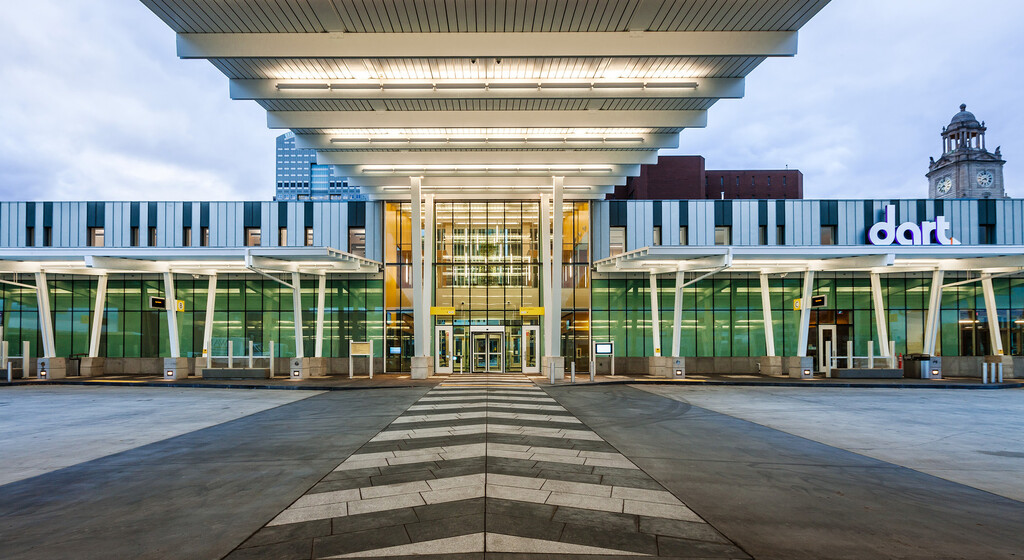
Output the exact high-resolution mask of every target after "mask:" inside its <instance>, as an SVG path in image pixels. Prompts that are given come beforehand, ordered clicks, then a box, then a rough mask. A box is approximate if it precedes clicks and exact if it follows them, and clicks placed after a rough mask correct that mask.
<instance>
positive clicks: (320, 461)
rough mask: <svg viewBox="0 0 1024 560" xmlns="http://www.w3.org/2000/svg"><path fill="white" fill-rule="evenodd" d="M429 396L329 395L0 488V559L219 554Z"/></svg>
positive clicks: (397, 392) (408, 392)
mask: <svg viewBox="0 0 1024 560" xmlns="http://www.w3.org/2000/svg"><path fill="white" fill-rule="evenodd" d="M208 391H209V390H208V389H203V390H196V391H195V394H205V393H206V392H208ZM424 392H425V389H419V388H406V389H377V390H372V391H345V392H331V393H326V394H322V395H317V396H313V397H310V398H307V399H303V400H299V401H297V402H293V403H290V404H285V405H282V406H278V407H276V408H272V409H269V410H264V411H262V412H257V413H254V414H250V415H248V416H245V417H242V418H238V419H235V420H232V421H229V422H225V423H221V424H217V425H215V426H211V427H208V428H204V429H200V430H197V431H193V432H189V433H186V434H182V435H179V436H176V437H172V438H169V439H164V440H161V441H158V442H155V443H151V444H149V445H144V446H141V447H136V448H133V449H130V450H127V451H123V452H120V453H116V454H113V455H107V456H105V457H101V458H99V459H95V460H92V461H88V462H85V463H81V464H77V465H74V466H71V467H67V468H64V469H60V470H56V471H53V472H49V473H46V474H43V475H41V476H36V477H33V478H29V479H25V480H20V481H17V482H13V483H10V484H6V485H4V486H0V543H3V554H2V555H3V557H4V558H5V559H16V558H17V559H35V558H39V559H44V558H45V559H52V558H154V559H157V558H158V559H172V558H182V559H197V558H220V557H222V556H224V555H225V554H227V553H228V552H230V551H231V550H232V549H233V548H235V547H236V546H237V545H238V544H239V543H240V542H243V541H244V540H246V539H247V538H248V537H249V536H250V535H252V534H253V533H254V532H255V531H256V530H257V529H259V528H260V527H262V526H263V525H264V524H265V523H267V521H269V520H270V519H272V518H273V517H274V516H275V515H276V514H277V513H278V512H280V511H281V510H282V509H284V508H285V507H287V506H288V505H289V504H290V503H291V502H292V501H293V500H294V499H295V498H296V497H297V496H299V495H301V494H302V493H303V492H305V491H306V490H307V489H308V488H310V487H311V486H313V485H314V484H315V483H316V482H317V481H319V480H320V479H322V478H323V477H324V476H325V475H326V474H328V473H329V472H330V471H331V469H333V468H334V467H335V466H336V465H337V464H338V463H340V462H341V461H342V460H344V458H345V457H347V456H348V455H349V454H351V453H352V452H353V451H354V450H355V449H357V448H359V447H360V446H361V445H362V444H363V443H364V442H365V441H366V440H368V439H369V438H371V437H372V436H373V435H374V434H376V433H377V432H378V431H380V429H381V428H383V427H384V426H386V425H387V424H389V423H390V422H391V421H392V420H393V419H394V418H395V417H396V416H397V415H398V414H400V413H401V412H402V411H404V410H405V409H406V408H408V406H409V405H410V404H411V403H412V402H414V401H415V400H416V399H418V398H419V397H420V396H422V394H423V393H424ZM245 393H249V392H245ZM145 421H146V419H145V417H144V416H143V417H140V419H139V422H140V424H141V423H144V422H145ZM168 421H169V422H185V421H186V418H185V417H184V416H183V415H182V414H181V413H179V414H178V415H177V417H176V418H173V419H171V420H168Z"/></svg>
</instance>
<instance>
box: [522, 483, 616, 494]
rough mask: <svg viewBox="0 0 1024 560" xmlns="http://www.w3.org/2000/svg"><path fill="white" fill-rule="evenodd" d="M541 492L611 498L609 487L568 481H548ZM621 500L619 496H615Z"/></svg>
mask: <svg viewBox="0 0 1024 560" xmlns="http://www.w3.org/2000/svg"><path fill="white" fill-rule="evenodd" d="M541 489H542V490H550V491H552V492H565V493H569V494H582V495H584V496H589V497H594V498H597V497H602V498H610V497H612V489H613V487H611V486H602V485H600V484H587V483H584V482H571V481H568V480H549V481H547V482H545V483H544V485H543V486H541ZM617 497H619V498H621V496H617Z"/></svg>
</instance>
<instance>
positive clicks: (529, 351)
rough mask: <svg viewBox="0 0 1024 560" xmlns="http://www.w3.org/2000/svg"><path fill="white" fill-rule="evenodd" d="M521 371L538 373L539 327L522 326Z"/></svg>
mask: <svg viewBox="0 0 1024 560" xmlns="http://www.w3.org/2000/svg"><path fill="white" fill-rule="evenodd" d="M522 340H523V342H522V346H523V373H540V327H539V326H536V325H532V326H528V327H523V335H522Z"/></svg>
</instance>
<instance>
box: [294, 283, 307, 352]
mask: <svg viewBox="0 0 1024 560" xmlns="http://www.w3.org/2000/svg"><path fill="white" fill-rule="evenodd" d="M292 309H293V316H294V321H295V357H296V358H305V357H306V355H305V353H304V352H305V349H304V348H303V347H302V275H301V274H299V273H298V272H293V273H292Z"/></svg>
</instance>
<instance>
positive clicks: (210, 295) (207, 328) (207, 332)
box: [203, 274, 217, 358]
mask: <svg viewBox="0 0 1024 560" xmlns="http://www.w3.org/2000/svg"><path fill="white" fill-rule="evenodd" d="M216 302H217V275H216V274H211V275H210V279H209V283H208V284H207V288H206V320H204V321H203V353H204V354H205V355H206V356H204V357H206V358H209V356H212V355H213V348H212V345H213V313H214V312H213V310H214V308H215V307H214V306H215V304H216Z"/></svg>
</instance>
